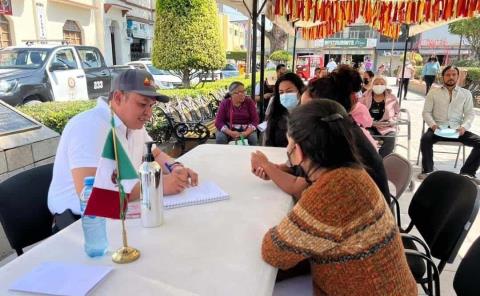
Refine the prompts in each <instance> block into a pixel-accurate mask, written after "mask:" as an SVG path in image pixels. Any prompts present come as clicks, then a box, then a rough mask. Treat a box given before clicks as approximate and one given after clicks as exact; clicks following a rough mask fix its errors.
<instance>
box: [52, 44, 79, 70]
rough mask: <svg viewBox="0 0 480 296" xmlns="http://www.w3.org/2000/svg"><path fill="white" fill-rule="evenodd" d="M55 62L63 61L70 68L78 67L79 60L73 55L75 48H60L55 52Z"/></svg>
mask: <svg viewBox="0 0 480 296" xmlns="http://www.w3.org/2000/svg"><path fill="white" fill-rule="evenodd" d="M53 62H58V63H62V64H64V65H65V66H67V67H68V69H70V70H72V69H78V65H77V61H76V60H75V56H74V55H73V50H72V49H71V48H65V49H60V50H59V51H57V52H56V53H55V56H54V57H53Z"/></svg>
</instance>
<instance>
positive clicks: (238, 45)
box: [217, 5, 248, 51]
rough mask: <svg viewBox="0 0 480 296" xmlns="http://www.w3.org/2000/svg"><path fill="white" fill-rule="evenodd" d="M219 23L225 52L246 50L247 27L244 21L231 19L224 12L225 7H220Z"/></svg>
mask: <svg viewBox="0 0 480 296" xmlns="http://www.w3.org/2000/svg"><path fill="white" fill-rule="evenodd" d="M217 8H218V23H219V26H220V36H221V38H222V42H223V48H225V51H242V50H246V38H247V33H246V31H247V27H246V23H247V24H248V22H245V21H244V20H237V19H231V18H230V16H229V15H228V14H226V13H224V11H223V5H218V6H217Z"/></svg>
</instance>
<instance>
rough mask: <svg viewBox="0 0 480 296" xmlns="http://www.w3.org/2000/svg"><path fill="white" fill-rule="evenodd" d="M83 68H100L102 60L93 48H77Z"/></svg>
mask: <svg viewBox="0 0 480 296" xmlns="http://www.w3.org/2000/svg"><path fill="white" fill-rule="evenodd" d="M77 51H78V54H79V55H80V60H81V61H82V66H83V68H86V69H92V68H100V67H102V60H101V57H100V53H99V52H98V50H96V49H93V48H77Z"/></svg>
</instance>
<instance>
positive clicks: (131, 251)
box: [112, 247, 140, 264]
mask: <svg viewBox="0 0 480 296" xmlns="http://www.w3.org/2000/svg"><path fill="white" fill-rule="evenodd" d="M139 257H140V251H139V250H137V249H135V248H132V247H121V248H120V249H118V250H117V251H115V252H114V253H113V255H112V261H113V262H115V263H118V264H124V263H130V262H133V261H135V260H137V259H138V258H139Z"/></svg>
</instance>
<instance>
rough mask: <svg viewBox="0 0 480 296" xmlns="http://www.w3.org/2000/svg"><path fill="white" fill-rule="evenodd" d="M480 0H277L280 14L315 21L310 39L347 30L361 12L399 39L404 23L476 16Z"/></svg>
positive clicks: (305, 31) (373, 24)
mask: <svg viewBox="0 0 480 296" xmlns="http://www.w3.org/2000/svg"><path fill="white" fill-rule="evenodd" d="M479 11H480V0H276V1H275V6H274V12H275V15H276V16H284V17H286V18H287V20H288V21H290V22H295V21H304V22H307V23H311V24H313V25H312V26H310V27H305V28H302V37H303V38H304V39H306V40H314V39H322V38H326V37H328V36H331V35H333V34H335V33H337V32H340V31H341V30H343V29H344V28H345V27H346V26H348V25H349V24H352V23H354V22H355V21H356V20H357V19H358V18H359V17H360V16H361V17H362V18H363V19H364V21H365V23H366V24H368V25H370V26H371V27H372V28H374V29H376V30H377V31H379V32H380V33H381V34H382V35H384V36H387V37H390V38H392V39H398V37H399V35H400V27H401V25H402V24H408V25H411V24H421V23H424V22H440V21H449V20H453V19H460V18H468V17H473V16H475V15H476V14H478V12H479Z"/></svg>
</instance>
